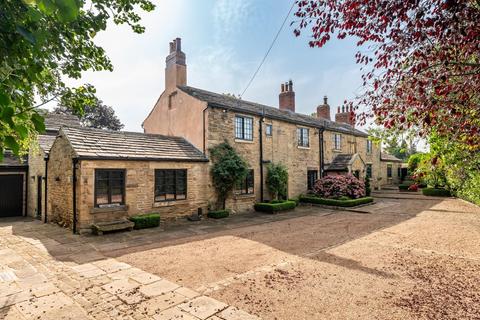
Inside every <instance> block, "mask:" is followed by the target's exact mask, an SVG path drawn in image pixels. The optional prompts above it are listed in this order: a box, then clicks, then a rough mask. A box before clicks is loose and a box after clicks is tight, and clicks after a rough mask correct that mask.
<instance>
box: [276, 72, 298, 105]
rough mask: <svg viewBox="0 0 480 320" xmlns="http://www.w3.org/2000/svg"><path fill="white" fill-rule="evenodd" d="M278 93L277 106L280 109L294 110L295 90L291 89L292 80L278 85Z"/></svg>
mask: <svg viewBox="0 0 480 320" xmlns="http://www.w3.org/2000/svg"><path fill="white" fill-rule="evenodd" d="M280 90H281V92H280V94H279V96H278V102H279V104H278V106H279V108H280V110H288V111H291V112H295V92H294V91H293V82H292V80H290V81H287V82H285V83H282V84H281V85H280Z"/></svg>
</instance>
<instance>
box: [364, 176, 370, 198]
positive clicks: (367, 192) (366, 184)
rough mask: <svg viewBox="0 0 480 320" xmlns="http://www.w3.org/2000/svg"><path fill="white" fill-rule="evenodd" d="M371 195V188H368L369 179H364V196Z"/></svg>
mask: <svg viewBox="0 0 480 320" xmlns="http://www.w3.org/2000/svg"><path fill="white" fill-rule="evenodd" d="M371 194H372V187H371V186H370V178H365V195H366V196H367V197H370V195H371Z"/></svg>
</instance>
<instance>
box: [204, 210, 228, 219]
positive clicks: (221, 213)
mask: <svg viewBox="0 0 480 320" xmlns="http://www.w3.org/2000/svg"><path fill="white" fill-rule="evenodd" d="M229 215H230V211H228V210H218V211H209V212H208V213H207V216H208V217H209V218H213V219H222V218H226V217H228V216H229Z"/></svg>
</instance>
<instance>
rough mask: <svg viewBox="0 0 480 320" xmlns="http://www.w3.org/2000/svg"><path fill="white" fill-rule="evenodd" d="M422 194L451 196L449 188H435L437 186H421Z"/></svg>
mask: <svg viewBox="0 0 480 320" xmlns="http://www.w3.org/2000/svg"><path fill="white" fill-rule="evenodd" d="M422 194H423V195H424V196H430V197H451V196H452V194H451V192H450V191H449V190H446V189H437V188H423V189H422Z"/></svg>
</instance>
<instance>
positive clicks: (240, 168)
mask: <svg viewBox="0 0 480 320" xmlns="http://www.w3.org/2000/svg"><path fill="white" fill-rule="evenodd" d="M210 158H211V159H212V162H213V165H212V169H211V174H212V180H213V186H214V187H215V190H216V191H217V197H218V203H217V207H220V206H221V208H222V209H225V200H226V199H227V196H228V194H229V193H230V192H231V191H232V190H233V188H234V187H235V184H236V183H238V182H239V181H241V180H242V179H245V177H246V176H247V173H248V165H247V163H246V162H245V160H243V159H242V158H241V157H240V156H239V155H238V153H237V152H236V151H235V149H233V147H232V146H231V145H230V144H229V143H228V142H227V141H225V142H223V143H220V144H219V145H216V146H215V147H213V148H211V149H210Z"/></svg>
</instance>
